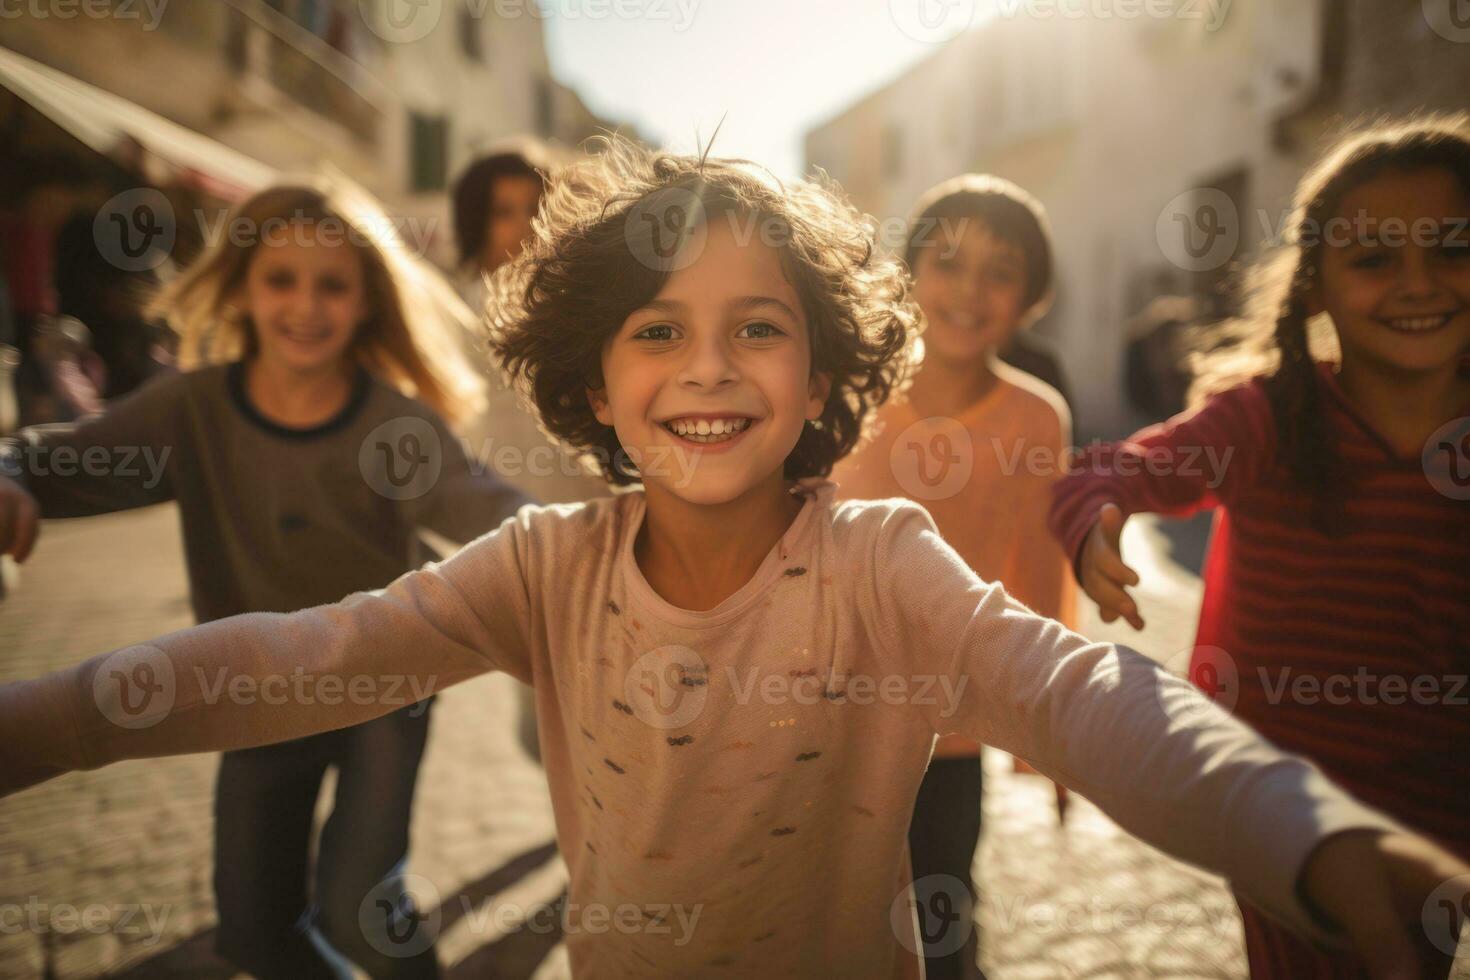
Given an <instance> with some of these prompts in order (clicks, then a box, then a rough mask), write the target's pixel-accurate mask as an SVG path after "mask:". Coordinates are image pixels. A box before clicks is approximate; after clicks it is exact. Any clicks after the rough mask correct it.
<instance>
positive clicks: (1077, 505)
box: [1050, 385, 1276, 629]
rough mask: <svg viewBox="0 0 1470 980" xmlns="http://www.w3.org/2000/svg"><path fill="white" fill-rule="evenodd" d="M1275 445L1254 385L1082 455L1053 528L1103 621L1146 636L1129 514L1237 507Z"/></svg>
mask: <svg viewBox="0 0 1470 980" xmlns="http://www.w3.org/2000/svg"><path fill="white" fill-rule="evenodd" d="M1275 443H1276V436H1275V427H1274V423H1273V421H1272V415H1271V407H1270V403H1269V402H1268V401H1267V400H1266V396H1265V392H1264V391H1262V389H1261V388H1260V386H1259V385H1245V386H1242V387H1238V388H1232V389H1231V390H1229V391H1226V392H1222V393H1221V394H1219V395H1216V396H1215V397H1214V398H1211V399H1210V400H1209V402H1207V403H1206V404H1205V405H1204V406H1202V407H1201V408H1200V409H1199V410H1198V411H1195V412H1189V413H1185V414H1183V415H1178V416H1176V417H1174V418H1172V419H1170V420H1169V421H1167V422H1161V423H1159V424H1158V425H1153V426H1150V427H1149V428H1147V429H1144V430H1142V431H1141V432H1138V433H1136V434H1134V435H1133V436H1130V437H1129V438H1127V439H1125V440H1123V441H1122V442H1117V443H1112V444H1108V445H1099V446H1092V447H1088V449H1087V451H1085V452H1083V453H1082V454H1081V455H1080V457H1079V458H1078V459H1077V460H1076V462H1075V464H1074V466H1073V468H1072V471H1071V472H1070V473H1068V474H1067V475H1066V476H1065V477H1063V478H1062V479H1061V480H1060V481H1059V482H1058V483H1057V484H1056V486H1055V487H1054V488H1053V500H1052V506H1051V517H1050V525H1051V530H1052V533H1053V534H1054V535H1055V536H1056V537H1057V539H1058V540H1059V541H1061V543H1062V548H1063V549H1064V550H1065V551H1066V553H1067V554H1068V555H1069V556H1070V557H1071V558H1072V561H1073V563H1074V567H1075V569H1076V573H1077V581H1078V583H1079V584H1081V586H1082V589H1083V591H1085V592H1086V593H1087V595H1088V597H1089V598H1091V599H1092V600H1093V601H1094V602H1096V603H1097V604H1098V608H1099V610H1100V611H1101V613H1102V619H1103V622H1105V623H1111V622H1112V621H1113V620H1115V619H1117V618H1119V617H1120V616H1121V617H1122V618H1124V619H1126V620H1127V621H1128V622H1129V623H1130V624H1132V626H1133V628H1134V629H1142V628H1143V617H1142V616H1140V615H1139V612H1138V606H1137V604H1136V603H1135V602H1134V601H1133V598H1132V596H1130V595H1129V594H1128V587H1129V586H1131V585H1137V584H1138V574H1137V573H1136V572H1135V571H1134V570H1133V569H1132V568H1130V567H1128V565H1126V564H1125V563H1124V561H1123V554H1122V549H1121V547H1120V545H1119V540H1120V538H1121V536H1122V533H1123V523H1124V521H1126V520H1127V519H1128V515H1130V514H1137V513H1140V512H1151V513H1159V514H1169V515H1172V516H1176V517H1182V516H1186V515H1188V514H1192V513H1194V512H1195V511H1198V510H1201V509H1203V508H1206V507H1213V506H1215V505H1217V504H1220V503H1229V502H1230V500H1232V499H1233V498H1234V497H1235V495H1236V494H1238V493H1240V492H1241V491H1242V490H1243V489H1245V488H1248V487H1250V486H1251V485H1252V484H1254V483H1255V482H1256V481H1257V480H1258V479H1259V477H1260V474H1261V472H1262V470H1263V469H1264V468H1265V467H1266V466H1267V465H1269V462H1270V460H1271V457H1272V455H1273V453H1274V451H1275Z"/></svg>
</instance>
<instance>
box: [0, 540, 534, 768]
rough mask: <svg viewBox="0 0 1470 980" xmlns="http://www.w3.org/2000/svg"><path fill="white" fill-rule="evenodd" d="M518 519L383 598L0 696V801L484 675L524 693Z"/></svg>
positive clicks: (279, 618)
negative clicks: (120, 765)
mask: <svg viewBox="0 0 1470 980" xmlns="http://www.w3.org/2000/svg"><path fill="white" fill-rule="evenodd" d="M523 519H524V515H523V517H522V518H518V519H517V521H514V522H509V523H507V524H506V525H504V526H502V527H501V528H500V529H499V530H498V531H496V532H495V533H493V534H491V535H488V536H486V537H484V538H481V539H480V540H478V541H477V542H475V543H474V544H473V545H471V546H470V547H467V548H465V549H463V550H461V551H459V552H458V553H457V554H455V556H454V557H452V558H450V559H448V560H447V561H443V562H438V563H435V564H431V565H427V566H425V567H423V568H421V569H418V570H417V571H413V572H409V573H407V574H405V575H402V576H400V577H399V578H398V579H396V580H395V581H393V582H392V583H391V584H390V585H388V586H387V587H386V588H383V589H379V590H376V591H373V592H358V593H354V594H353V595H350V596H348V597H347V598H345V599H344V600H342V601H341V602H338V603H334V604H332V605H325V606H316V607H314V608H311V609H304V610H301V611H299V612H294V613H289V614H282V613H247V614H245V615H242V616H233V617H230V618H228V619H222V620H217V621H215V622H212V623H206V624H204V625H201V626H196V627H194V628H192V629H186V630H180V631H178V632H176V633H170V634H168V635H167V636H163V637H160V638H158V639H156V640H152V641H149V642H147V643H143V644H139V645H136V646H132V647H127V648H123V649H120V650H116V651H113V652H111V653H108V654H102V655H99V656H96V657H93V658H91V659H90V660H87V661H85V662H83V663H81V664H78V665H76V666H74V667H71V668H69V669H67V670H62V671H57V672H55V673H52V674H49V675H47V676H44V677H41V678H38V679H35V680H29V681H19V682H16V683H11V684H5V685H0V796H3V795H5V794H6V793H10V792H14V791H16V790H18V789H22V788H24V787H26V786H30V785H32V784H34V783H38V782H41V781H42V780H45V779H49V778H51V777H53V776H58V775H60V774H62V773H64V772H67V771H69V770H73V769H96V768H98V767H100V766H104V765H107V764H108V763H111V762H116V761H119V760H121V759H133V758H145V757H152V756H163V755H177V754H181V753H186V752H210V751H220V750H228V749H241V748H248V747H251V746H256V745H265V744H269V743H273V742H282V741H287V740H289V739H295V738H300V737H302V736H305V735H312V734H315V733H317V732H324V731H331V730H333V729H338V728H345V727H347V726H349V725H355V724H359V723H361V722H364V721H368V720H370V719H372V718H376V717H378V716H380V715H384V714H387V713H388V712H390V711H393V710H396V709H398V708H400V707H403V706H404V705H407V704H412V703H415V702H417V701H421V700H423V699H425V698H427V697H429V696H430V695H432V694H435V693H437V692H439V691H440V690H442V689H444V688H446V687H449V686H451V685H454V684H458V683H459V682H461V681H464V680H468V679H469V678H471V677H474V676H476V675H478V674H482V673H485V672H487V671H490V670H504V671H506V672H507V673H510V674H512V675H513V676H515V677H516V678H517V679H519V680H521V681H523V682H526V683H530V681H531V674H530V668H529V662H528V658H529V654H528V653H527V651H528V650H529V645H528V643H527V641H526V631H527V630H528V629H529V627H528V625H527V624H528V623H529V622H530V621H531V611H530V599H529V597H528V594H527V591H526V586H525V580H524V577H523V576H522V574H521V569H522V568H523V567H524V565H523V561H522V559H523V557H524V549H525V541H526V533H525V532H526V527H525V525H524V523H521V522H522V520H523Z"/></svg>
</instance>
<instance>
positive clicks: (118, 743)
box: [0, 481, 1397, 978]
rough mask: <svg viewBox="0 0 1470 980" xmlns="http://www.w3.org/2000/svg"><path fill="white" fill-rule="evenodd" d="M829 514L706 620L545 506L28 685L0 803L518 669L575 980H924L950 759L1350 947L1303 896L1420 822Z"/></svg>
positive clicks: (883, 517) (574, 519) (946, 568)
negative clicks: (939, 737) (366, 574)
mask: <svg viewBox="0 0 1470 980" xmlns="http://www.w3.org/2000/svg"><path fill="white" fill-rule="evenodd" d="M833 489H834V488H833V485H832V484H830V483H823V482H818V481H811V482H807V483H805V484H803V485H801V486H799V487H798V488H797V492H799V493H801V494H803V495H804V497H805V501H804V505H803V508H802V510H801V512H800V513H799V515H798V516H797V518H796V519H795V521H794V522H793V523H792V525H791V526H790V528H789V529H788V530H787V532H786V533H785V534H784V536H783V537H782V538H781V540H780V541H779V542H778V543H777V545H776V546H775V547H774V548H773V549H772V550H771V552H770V553H769V554H768V556H767V557H766V559H765V561H764V563H763V564H762V565H761V567H760V569H759V570H758V571H757V572H756V574H755V575H754V576H753V577H752V578H751V580H750V581H749V582H748V583H747V584H746V585H745V586H744V587H742V588H741V589H740V590H739V591H738V592H736V593H735V594H734V595H732V596H730V597H729V598H728V599H727V600H725V601H724V602H723V603H721V604H720V605H719V606H717V607H716V608H714V609H711V610H708V611H703V612H694V611H690V610H685V609H679V608H676V607H674V606H672V605H670V604H669V603H667V602H665V601H664V600H663V599H662V598H660V597H659V596H658V595H657V594H656V593H655V592H654V591H653V589H652V588H651V587H650V586H649V585H648V583H647V581H646V580H645V579H644V577H643V575H642V573H641V572H640V571H639V568H638V565H637V562H636V560H635V559H634V557H633V541H634V538H635V536H636V534H637V532H638V529H639V527H640V526H641V524H642V522H643V517H644V512H645V510H644V509H645V500H644V497H643V495H642V494H641V493H631V494H626V495H623V496H619V497H614V498H607V499H602V500H597V501H592V502H589V503H586V504H577V505H556V506H549V507H525V508H523V509H522V510H521V511H520V512H519V513H518V514H517V515H516V516H515V517H514V518H512V519H510V520H508V521H507V522H506V523H505V524H504V525H502V526H501V527H500V528H499V529H498V530H497V531H495V532H492V533H491V534H488V535H486V536H485V537H482V538H480V539H479V540H477V541H475V542H474V543H472V544H470V545H469V546H467V547H465V548H464V549H462V550H461V551H459V552H458V553H457V554H455V555H454V556H453V557H451V558H449V559H447V560H445V561H443V562H439V563H435V564H431V565H428V566H426V567H424V568H422V569H419V570H417V571H414V572H410V573H408V574H406V575H404V576H402V577H401V578H399V579H397V580H396V581H394V582H393V583H392V584H391V585H389V586H388V587H386V588H384V589H380V590H377V591H374V592H362V593H356V594H354V595H352V596H349V597H347V598H346V599H345V600H343V601H342V602H339V603H336V604H333V605H325V606H318V607H315V608H312V609H306V610H302V611H300V612H295V613H290V614H276V613H252V614H248V615H243V616H237V617H232V618H229V619H224V620H220V621H217V622H213V623H208V624H205V625H202V626H198V627H195V628H193V629H188V630H183V631H180V632H177V633H173V634H170V635H168V636H165V637H162V638H160V639H158V640H155V641H154V642H153V643H151V644H147V645H144V646H142V647H134V648H129V649H126V650H121V651H115V652H114V653H112V654H107V655H102V656H98V657H95V658H93V659H91V660H88V661H86V662H84V663H82V664H79V665H77V666H76V667H73V668H71V669H69V670H66V671H62V672H59V673H56V674H52V675H49V676H47V677H43V678H40V679H38V680H34V681H24V682H20V683H15V684H10V685H5V686H0V791H5V790H14V789H16V788H18V787H21V786H25V785H29V784H30V783H34V782H37V781H39V780H41V779H45V778H48V777H50V776H53V775H56V774H58V773H59V772H62V771H65V770H69V769H87V768H95V767H97V766H100V765H103V764H105V763H107V762H111V761H113V760H117V759H124V758H132V757H140V756H153V755H165V754H173V753H181V752H199V751H206V750H220V749H234V748H242V747H245V746H251V745H259V744H262V743H268V742H273V741H279V740H283V739H288V738H295V737H298V736H302V735H306V734H309V733H313V732H319V731H323V730H327V729H333V728H338V727H342V726H346V725H351V724H356V723H358V722H362V721H365V720H367V719H369V718H372V717H376V716H378V715H381V714H384V713H386V712H388V711H391V710H393V709H394V708H396V707H398V706H400V704H401V703H403V699H404V698H405V697H409V698H411V697H416V696H424V692H432V691H433V690H438V689H442V688H444V687H447V686H449V685H451V684H455V683H458V682H460V681H464V680H467V679H469V678H471V677H474V676H476V675H478V674H481V673H484V672H486V671H490V670H503V671H506V672H508V673H510V674H512V675H514V676H515V677H518V678H520V679H521V680H524V681H527V682H530V683H532V684H533V685H534V686H535V689H536V701H537V711H538V713H539V716H540V738H541V747H542V755H543V759H544V762H545V766H546V771H547V776H548V779H549V781H550V785H551V793H552V798H553V803H554V807H555V814H556V823H557V834H558V839H559V842H560V847H561V852H562V854H563V856H564V857H565V860H566V863H567V866H568V868H569V870H570V873H571V884H570V894H569V903H570V905H569V912H568V921H567V945H568V951H569V954H570V958H571V965H572V968H573V972H574V973H575V975H576V976H578V977H623V976H629V975H634V976H669V977H685V976H694V975H700V976H703V975H718V974H721V973H728V975H730V976H749V975H752V974H754V973H757V972H758V973H759V974H761V975H764V976H772V977H775V976H791V977H808V976H817V975H836V976H853V977H875V978H891V977H918V976H920V975H921V963H920V960H919V958H918V957H917V956H916V955H915V953H914V952H913V950H914V949H916V948H918V947H917V942H916V937H915V935H914V924H915V920H914V915H913V912H912V909H911V907H910V906H909V905H908V897H909V895H910V884H909V878H910V871H909V855H908V850H907V842H906V831H907V829H908V826H909V819H910V814H911V811H912V808H913V803H914V795H915V792H916V790H917V788H918V785H919V782H920V780H921V778H922V776H923V773H924V769H925V766H926V764H927V762H928V759H929V755H930V750H931V746H932V745H933V742H934V737H935V735H936V734H944V733H949V732H963V733H964V734H966V735H968V736H970V737H972V738H974V739H976V740H979V741H983V742H985V743H988V744H991V745H995V746H998V747H1000V748H1002V749H1005V750H1007V751H1010V752H1013V753H1015V754H1017V755H1019V756H1021V757H1023V758H1025V759H1027V760H1029V761H1030V762H1032V763H1033V764H1034V765H1035V766H1036V767H1037V768H1038V769H1040V770H1042V771H1043V772H1045V773H1047V774H1048V775H1050V776H1052V777H1053V778H1055V779H1057V780H1059V781H1061V782H1064V783H1066V784H1067V785H1069V786H1071V787H1073V788H1074V789H1076V790H1077V791H1079V792H1081V793H1083V794H1084V795H1086V796H1087V797H1089V798H1090V799H1092V800H1093V801H1095V802H1096V803H1097V804H1098V805H1100V806H1101V807H1102V808H1103V809H1104V810H1105V811H1106V812H1107V813H1109V814H1110V815H1111V816H1112V817H1113V818H1114V819H1116V820H1117V821H1118V822H1119V823H1120V824H1122V825H1123V826H1124V827H1125V828H1126V829H1128V830H1130V831H1131V832H1133V833H1135V834H1137V835H1139V836H1140V837H1142V838H1143V839H1145V840H1147V841H1150V842H1152V843H1153V844H1155V845H1157V846H1159V847H1161V848H1163V849H1164V850H1166V851H1169V852H1171V853H1173V854H1175V855H1178V856H1179V857H1182V858H1183V859H1185V860H1187V861H1191V862H1194V863H1196V864H1199V865H1202V866H1205V867H1208V868H1212V869H1214V870H1217V871H1219V872H1221V873H1224V874H1225V875H1227V876H1228V877H1229V878H1230V879H1231V881H1232V883H1233V884H1234V886H1235V887H1236V888H1237V889H1238V890H1239V891H1240V892H1241V893H1242V894H1244V895H1246V896H1248V897H1249V898H1250V899H1251V900H1252V901H1254V902H1256V903H1258V904H1259V905H1260V906H1261V907H1262V908H1264V909H1266V910H1268V911H1269V912H1270V913H1271V914H1273V915H1275V916H1277V917H1279V918H1280V919H1281V920H1283V921H1284V922H1287V923H1290V924H1292V925H1293V926H1295V927H1296V928H1298V929H1300V930H1302V931H1304V932H1307V933H1309V934H1311V935H1314V936H1316V937H1317V938H1319V939H1321V940H1323V941H1332V940H1333V939H1334V937H1332V936H1330V935H1329V934H1327V933H1325V932H1323V931H1321V929H1320V926H1319V925H1318V924H1316V923H1315V922H1314V921H1313V919H1312V918H1311V916H1310V914H1309V913H1308V911H1307V910H1306V909H1305V908H1304V906H1303V905H1302V902H1301V898H1300V896H1299V894H1298V892H1297V885H1296V883H1297V878H1298V874H1299V871H1300V869H1301V867H1302V864H1303V862H1304V859H1305V857H1306V856H1307V854H1308V853H1309V852H1310V851H1311V850H1312V849H1313V848H1314V847H1315V846H1316V845H1317V844H1318V843H1319V842H1320V841H1321V840H1322V839H1323V838H1324V837H1325V836H1326V835H1328V834H1331V833H1334V832H1336V831H1340V830H1345V829H1349V828H1354V827H1369V828H1383V829H1395V828H1396V826H1397V825H1395V824H1393V823H1392V822H1390V821H1389V820H1388V818H1386V817H1383V816H1381V815H1380V814H1378V813H1376V812H1375V811H1372V810H1369V809H1367V808H1364V807H1362V806H1360V805H1359V804H1357V803H1356V802H1354V801H1352V800H1351V799H1349V798H1348V797H1346V796H1345V795H1343V794H1341V793H1340V792H1339V791H1337V790H1335V789H1334V788H1332V786H1331V785H1330V784H1329V783H1328V782H1327V781H1326V780H1325V778H1324V777H1323V776H1321V775H1320V774H1319V773H1318V772H1317V770H1315V769H1314V768H1313V767H1312V766H1311V765H1310V764H1309V763H1307V762H1305V761H1304V760H1301V759H1299V758H1296V757H1293V756H1289V755H1285V754H1283V753H1281V752H1279V751H1277V750H1276V749H1274V748H1272V747H1271V746H1270V745H1268V744H1267V743H1266V742H1264V741H1262V740H1261V739H1260V738H1259V737H1257V736H1256V735H1254V734H1253V733H1251V731H1250V730H1248V729H1247V728H1245V727H1244V726H1243V725H1241V724H1239V723H1238V722H1236V721H1234V720H1233V719H1231V718H1229V717H1228V716H1227V715H1225V714H1224V713H1223V712H1221V711H1218V710H1217V709H1215V708H1214V707H1213V706H1212V705H1210V704H1209V703H1208V702H1206V701H1205V700H1204V699H1203V698H1202V696H1201V695H1200V694H1199V693H1198V692H1196V691H1195V690H1194V689H1193V688H1192V687H1190V685H1188V684H1187V683H1185V682H1183V681H1180V680H1177V679H1175V678H1172V677H1170V676H1168V675H1167V674H1165V673H1163V672H1161V671H1160V670H1159V669H1158V668H1157V667H1156V666H1155V665H1154V664H1153V663H1152V662H1150V661H1148V660H1147V659H1145V658H1143V657H1142V656H1140V655H1137V654H1135V653H1132V652H1130V651H1128V650H1126V649H1120V648H1115V647H1113V646H1111V645H1108V644H1101V643H1092V642H1089V641H1088V640H1086V639H1084V638H1083V637H1081V636H1078V635H1077V634H1075V633H1072V632H1069V631H1068V630H1067V629H1065V628H1064V627H1062V626H1061V625H1059V624H1057V623H1055V622H1053V621H1050V620H1047V619H1044V618H1041V617H1039V616H1037V615H1035V614H1034V613H1032V612H1031V611H1029V610H1028V609H1027V608H1026V607H1024V606H1023V605H1021V604H1020V603H1018V602H1016V601H1015V600H1013V599H1011V598H1010V597H1009V596H1008V595H1007V594H1006V592H1005V591H1004V589H1003V588H1002V587H1001V586H999V585H992V584H988V583H986V582H983V581H982V580H980V579H979V578H977V577H976V576H975V574H974V573H973V572H972V571H971V570H970V569H969V567H968V566H967V565H966V564H965V562H964V561H963V560H962V559H961V558H960V557H959V556H958V555H957V554H956V553H955V552H954V551H953V550H952V549H951V548H950V547H949V546H948V545H946V544H945V543H944V541H943V540H942V539H941V538H940V536H939V535H938V533H937V532H936V531H935V529H934V525H933V522H932V521H931V520H930V518H929V516H928V514H927V513H926V512H925V511H924V510H923V509H922V508H920V507H918V506H916V505H914V504H911V503H906V502H900V501H891V500H889V501H875V502H860V501H845V502H841V503H838V502H836V501H835V500H834V495H833ZM298 666H299V667H301V668H302V671H303V672H304V675H305V677H306V680H303V679H302V678H300V677H299V676H298V677H296V678H295V679H294V680H293V679H292V678H293V675H296V674H297V668H298ZM272 678H284V680H279V681H278V682H277V683H275V685H274V686H271V685H270V681H271V679H272ZM329 681H333V683H331V684H329V683H328V682H329ZM268 688H269V689H270V690H271V691H272V692H273V695H274V696H272V697H271V698H269V699H267V698H265V697H264V696H261V694H262V692H265V691H266V690H267V689H268ZM354 689H355V693H354Z"/></svg>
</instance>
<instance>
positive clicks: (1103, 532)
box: [1079, 504, 1143, 630]
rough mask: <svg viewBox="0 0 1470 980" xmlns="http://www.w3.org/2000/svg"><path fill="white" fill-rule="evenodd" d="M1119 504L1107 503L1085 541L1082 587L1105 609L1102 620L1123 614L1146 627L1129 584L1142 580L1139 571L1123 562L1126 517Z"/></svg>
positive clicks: (1131, 622) (1124, 616)
mask: <svg viewBox="0 0 1470 980" xmlns="http://www.w3.org/2000/svg"><path fill="white" fill-rule="evenodd" d="M1126 519H1127V518H1125V517H1124V516H1123V512H1122V511H1121V510H1119V509H1118V505H1117V504H1103V506H1102V510H1100V511H1098V516H1097V523H1096V524H1094V525H1092V530H1091V531H1090V532H1088V535H1087V540H1086V541H1085V542H1083V545H1082V560H1081V568H1080V569H1079V571H1080V572H1081V573H1082V574H1081V578H1082V589H1083V591H1084V592H1086V593H1087V595H1088V597H1089V598H1091V599H1092V601H1093V602H1095V603H1097V608H1098V611H1099V612H1101V613H1102V621H1103V622H1104V623H1111V622H1112V621H1113V620H1115V619H1117V618H1118V617H1119V616H1122V617H1123V618H1124V619H1126V620H1128V623H1129V625H1130V626H1132V627H1133V628H1134V629H1136V630H1141V629H1143V617H1142V616H1140V615H1139V614H1138V605H1137V604H1136V603H1135V602H1134V601H1133V597H1132V596H1130V595H1129V594H1128V590H1127V589H1126V588H1125V586H1129V585H1137V584H1138V573H1137V572H1135V571H1134V570H1133V569H1131V568H1129V567H1128V566H1127V565H1125V564H1123V547H1122V545H1121V544H1120V539H1121V537H1122V535H1123V522H1124V521H1125V520H1126Z"/></svg>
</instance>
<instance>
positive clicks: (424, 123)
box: [408, 110, 449, 191]
mask: <svg viewBox="0 0 1470 980" xmlns="http://www.w3.org/2000/svg"><path fill="white" fill-rule="evenodd" d="M408 117H409V153H410V154H411V155H412V156H411V157H410V159H409V179H410V181H411V184H412V187H413V189H414V190H415V191H439V190H443V189H444V187H445V185H446V184H447V183H448V176H449V166H448V164H449V120H448V119H446V118H445V117H443V116H426V115H423V114H422V113H418V112H413V111H412V110H410V111H409V114H408Z"/></svg>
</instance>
